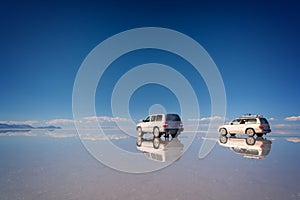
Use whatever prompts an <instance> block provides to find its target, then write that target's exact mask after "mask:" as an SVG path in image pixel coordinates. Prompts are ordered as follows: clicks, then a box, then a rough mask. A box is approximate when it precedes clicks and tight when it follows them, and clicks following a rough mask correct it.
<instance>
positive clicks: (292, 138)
mask: <svg viewBox="0 0 300 200" xmlns="http://www.w3.org/2000/svg"><path fill="white" fill-rule="evenodd" d="M286 140H287V141H289V142H295V143H298V142H300V138H296V137H288V138H286Z"/></svg>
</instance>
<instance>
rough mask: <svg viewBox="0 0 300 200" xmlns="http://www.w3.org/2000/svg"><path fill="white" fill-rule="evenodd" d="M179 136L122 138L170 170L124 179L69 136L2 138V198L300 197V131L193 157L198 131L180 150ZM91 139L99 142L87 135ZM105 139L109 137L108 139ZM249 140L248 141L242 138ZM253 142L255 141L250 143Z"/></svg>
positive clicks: (235, 141)
mask: <svg viewBox="0 0 300 200" xmlns="http://www.w3.org/2000/svg"><path fill="white" fill-rule="evenodd" d="M187 135H188V133H182V134H181V135H180V136H179V137H178V138H175V139H171V138H170V139H169V140H168V139H165V138H161V139H158V140H153V138H151V137H149V138H134V137H124V135H122V133H119V132H117V131H115V132H114V131H112V136H111V137H108V138H109V139H111V140H112V141H113V143H114V144H115V145H118V146H119V147H120V148H123V149H126V150H127V151H131V152H134V153H140V154H144V155H145V157H146V158H147V159H149V160H151V161H152V162H170V163H172V162H173V161H174V163H172V164H171V165H169V166H167V167H165V168H163V169H161V170H159V171H155V172H151V173H145V174H129V173H123V172H119V171H116V170H113V169H110V168H108V167H107V166H104V165H103V164H101V163H100V162H99V161H97V160H96V159H94V158H93V156H91V155H90V154H89V153H88V152H87V150H86V149H85V148H84V146H83V145H82V143H81V141H80V140H79V138H78V137H77V136H76V132H75V131H63V130H55V131H46V130H44V131H38V130H35V131H26V132H3V133H0V148H1V149H0V160H1V165H0V173H1V176H0V197H1V199H3V200H6V199H28V200H29V199H236V200H240V199H272V200H273V199H280V200H282V199H300V173H299V169H300V157H299V152H300V134H299V133H293V134H289V135H284V134H276V133H273V134H270V135H268V136H267V137H265V138H253V139H254V140H255V141H253V140H252V138H251V139H247V137H231V138H230V137H227V138H222V137H220V138H211V139H216V140H218V142H217V144H216V146H215V147H214V149H213V150H212V152H211V153H210V154H209V155H208V156H207V157H205V158H204V159H201V160H200V159H199V158H198V152H199V147H200V146H201V144H202V142H203V138H204V134H197V136H196V139H195V140H194V142H193V144H192V145H191V146H190V148H188V149H187V151H186V152H184V151H183V149H184V148H185V146H184V144H185V143H184V140H185V138H186V137H187ZM88 139H90V140H91V141H92V140H93V139H97V140H98V141H101V140H105V138H88ZM106 139H107V138H106ZM247 140H248V141H247ZM253 142H254V143H253Z"/></svg>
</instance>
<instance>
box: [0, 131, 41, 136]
mask: <svg viewBox="0 0 300 200" xmlns="http://www.w3.org/2000/svg"><path fill="white" fill-rule="evenodd" d="M1 136H26V137H33V136H37V134H36V133H33V132H31V131H24V132H20V131H18V132H7V133H1V134H0V137H1Z"/></svg>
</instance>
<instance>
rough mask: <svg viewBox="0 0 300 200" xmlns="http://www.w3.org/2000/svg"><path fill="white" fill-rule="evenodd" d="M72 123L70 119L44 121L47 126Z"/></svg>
mask: <svg viewBox="0 0 300 200" xmlns="http://www.w3.org/2000/svg"><path fill="white" fill-rule="evenodd" d="M71 123H74V120H72V119H52V120H48V121H46V124H47V125H57V124H71Z"/></svg>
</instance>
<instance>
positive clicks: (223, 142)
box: [219, 136, 228, 144]
mask: <svg viewBox="0 0 300 200" xmlns="http://www.w3.org/2000/svg"><path fill="white" fill-rule="evenodd" d="M227 140H228V138H227V137H226V136H221V137H220V138H219V141H220V142H221V143H222V144H226V142H227Z"/></svg>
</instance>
